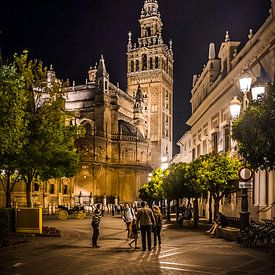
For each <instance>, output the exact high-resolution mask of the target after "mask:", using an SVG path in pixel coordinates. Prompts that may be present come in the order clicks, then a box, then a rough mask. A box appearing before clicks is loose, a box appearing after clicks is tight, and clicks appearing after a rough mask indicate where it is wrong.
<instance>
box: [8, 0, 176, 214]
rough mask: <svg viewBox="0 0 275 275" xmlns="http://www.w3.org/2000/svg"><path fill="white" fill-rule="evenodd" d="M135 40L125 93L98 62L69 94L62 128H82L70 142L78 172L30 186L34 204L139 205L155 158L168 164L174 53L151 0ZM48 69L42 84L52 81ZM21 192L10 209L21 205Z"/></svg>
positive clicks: (130, 43)
mask: <svg viewBox="0 0 275 275" xmlns="http://www.w3.org/2000/svg"><path fill="white" fill-rule="evenodd" d="M139 23H140V35H139V38H138V39H137V41H134V40H133V38H132V34H131V32H129V34H128V44H127V42H126V43H125V45H126V44H127V90H126V91H123V90H122V89H121V88H120V87H119V85H115V84H113V83H111V82H110V78H109V73H108V68H106V65H105V61H104V57H103V56H101V57H100V60H99V62H98V65H96V66H94V67H90V69H89V71H88V78H87V80H86V83H85V84H83V85H75V82H73V84H72V86H71V87H69V88H68V93H67V96H66V102H65V109H66V111H68V113H69V114H71V115H70V116H67V121H66V123H68V124H70V125H81V126H82V127H84V128H85V130H86V131H85V136H84V137H82V138H80V139H78V140H77V142H76V146H77V151H78V153H79V154H80V159H81V164H80V165H81V166H80V168H79V170H78V172H77V173H76V175H75V176H74V177H73V178H71V179H68V178H61V179H57V180H56V179H54V180H49V181H48V182H45V183H43V184H40V183H34V184H33V190H32V203H33V205H35V206H39V205H40V206H43V208H49V209H50V208H52V209H54V206H56V205H60V204H62V205H71V206H72V205H74V204H75V203H76V204H77V203H80V204H84V205H85V204H87V205H88V204H90V203H95V202H102V203H104V204H107V203H118V202H119V201H121V202H126V201H130V202H132V201H135V200H137V199H138V196H139V192H138V190H139V189H140V187H141V186H142V185H143V184H144V183H146V182H148V176H149V174H150V172H152V170H153V169H155V168H157V167H159V166H160V165H161V159H162V158H163V157H165V159H166V161H167V160H168V159H171V158H172V139H173V136H172V132H173V129H172V125H173V123H172V118H173V50H172V41H170V42H169V44H168V45H167V44H165V43H164V41H163V37H162V27H163V24H162V20H161V16H160V13H159V9H158V2H157V0H145V1H144V5H143V8H142V10H141V14H140V20H139ZM54 75H55V73H54V71H53V70H52V69H51V70H50V71H49V72H48V77H54ZM23 197H24V193H23V194H22V198H21V196H20V195H19V193H16V192H15V193H14V200H13V202H14V203H16V204H18V205H20V204H22V203H23Z"/></svg>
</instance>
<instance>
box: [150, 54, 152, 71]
mask: <svg viewBox="0 0 275 275" xmlns="http://www.w3.org/2000/svg"><path fill="white" fill-rule="evenodd" d="M152 69H153V58H152V57H150V70H152Z"/></svg>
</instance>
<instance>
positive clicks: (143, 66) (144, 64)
mask: <svg viewBox="0 0 275 275" xmlns="http://www.w3.org/2000/svg"><path fill="white" fill-rule="evenodd" d="M142 70H147V54H143V55H142Z"/></svg>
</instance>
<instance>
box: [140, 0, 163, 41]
mask: <svg viewBox="0 0 275 275" xmlns="http://www.w3.org/2000/svg"><path fill="white" fill-rule="evenodd" d="M158 8H159V6H158V1H157V0H145V1H144V5H143V8H142V10H141V14H140V20H139V23H140V28H141V35H140V38H147V37H154V38H155V39H154V41H155V42H157V40H158V39H159V38H161V28H162V22H161V18H160V13H159V10H158ZM139 46H140V45H139Z"/></svg>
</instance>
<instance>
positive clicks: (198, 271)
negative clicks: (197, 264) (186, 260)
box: [160, 266, 213, 274]
mask: <svg viewBox="0 0 275 275" xmlns="http://www.w3.org/2000/svg"><path fill="white" fill-rule="evenodd" d="M160 268H161V269H167V270H177V271H185V272H192V273H200V274H213V272H207V271H202V270H193V269H186V268H184V269H183V268H176V267H168V266H160Z"/></svg>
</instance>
